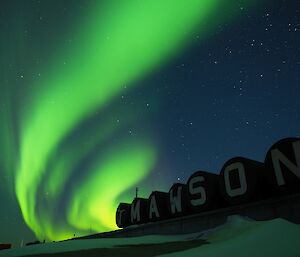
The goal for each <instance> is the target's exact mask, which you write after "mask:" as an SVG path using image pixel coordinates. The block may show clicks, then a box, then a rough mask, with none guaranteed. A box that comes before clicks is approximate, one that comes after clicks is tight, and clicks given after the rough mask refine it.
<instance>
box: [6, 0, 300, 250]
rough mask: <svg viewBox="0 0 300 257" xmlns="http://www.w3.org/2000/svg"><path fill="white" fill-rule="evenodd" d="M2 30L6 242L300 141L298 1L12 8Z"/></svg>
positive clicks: (60, 227) (56, 229)
mask: <svg viewBox="0 0 300 257" xmlns="http://www.w3.org/2000/svg"><path fill="white" fill-rule="evenodd" d="M0 28H1V34H0V40H1V41H0V46H1V48H0V56H1V58H0V145H1V148H0V201H1V209H0V210H1V211H0V227H1V230H0V242H13V243H14V244H15V245H19V244H20V243H21V242H22V241H24V242H28V241H32V240H35V238H37V239H39V240H44V239H46V240H47V241H50V240H51V241H52V240H61V239H66V238H70V237H73V235H74V234H75V235H76V236H77V235H86V234H89V233H95V232H102V231H108V230H111V229H115V228H116V225H115V223H114V219H115V210H116V207H117V205H118V203H119V202H121V201H123V202H131V200H132V199H133V197H134V195H135V188H136V187H138V188H139V194H140V196H144V197H147V196H148V195H149V194H150V192H151V191H152V190H161V191H168V189H169V187H170V186H171V185H172V184H173V183H174V182H177V181H179V182H182V183H185V182H186V181H187V179H188V177H189V176H190V175H191V174H192V173H193V172H195V171H197V170H205V171H210V172H214V173H219V172H220V170H221V168H222V165H223V164H224V163H225V162H226V161H227V160H228V159H229V158H231V157H234V156H243V157H247V158H251V159H255V160H258V161H263V159H264V157H265V154H266V152H267V150H268V148H269V147H270V146H271V145H272V144H273V143H274V142H276V141H277V140H279V139H281V138H284V137H289V136H300V130H299V129H300V116H299V112H298V111H299V110H300V102H299V99H298V98H299V93H300V75H299V74H300V37H299V30H300V3H299V1H297V0H290V1H287V0H273V1H268V0H264V1H250V0H249V1H247V0H239V1H233V0H232V1H226V3H225V2H224V1H221V0H205V1H197V0H188V1H186V0H185V1H184V0H178V1H176V4H174V1H171V0H164V1H158V0H152V1H150V0H149V1H148V0H145V1H138V0H120V1H101V0H98V1H97V0H89V1H85V0H63V1H59V0H54V1H50V0H49V1H48V0H44V1H33V0H28V1H21V0H20V1H8V0H1V1H0Z"/></svg>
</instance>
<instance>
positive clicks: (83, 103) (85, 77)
mask: <svg viewBox="0 0 300 257" xmlns="http://www.w3.org/2000/svg"><path fill="white" fill-rule="evenodd" d="M218 2H219V0H202V1H199V0H177V1H173V0H164V1H160V0H159V1H158V0H145V1H135V0H132V1H108V4H107V6H105V7H103V6H102V5H100V4H99V6H93V8H92V10H91V14H90V16H89V17H87V19H86V20H85V21H84V22H83V25H82V26H81V28H78V30H77V31H78V33H77V35H75V37H74V38H75V43H74V44H73V45H72V46H70V47H69V48H67V49H65V51H62V52H64V54H61V56H58V57H56V58H55V61H53V63H52V64H51V65H50V66H49V71H48V75H45V76H44V78H43V80H41V81H38V82H37V83H36V85H35V86H34V88H35V92H34V93H33V94H32V95H31V97H29V99H27V102H28V106H26V108H24V110H23V112H24V113H23V120H22V124H21V135H20V163H19V168H18V170H17V176H16V194H17V197H18V200H19V204H20V207H21V210H22V213H23V216H24V219H25V221H26V223H27V224H28V226H29V227H30V228H31V229H32V230H33V231H34V232H35V233H36V234H37V236H38V237H40V238H42V237H46V238H50V239H54V240H56V239H57V238H60V239H61V238H62V237H64V236H65V237H68V236H70V235H71V234H72V233H71V231H72V230H71V228H64V229H63V231H59V230H57V232H55V230H54V229H53V228H52V227H51V226H52V222H53V220H54V219H53V218H51V217H50V216H51V215H50V214H49V213H48V215H45V214H43V212H42V210H40V211H37V210H36V199H37V193H38V189H39V188H40V187H41V185H42V182H43V181H44V179H46V178H48V177H49V182H48V183H46V188H47V190H49V192H50V194H51V195H52V196H53V199H55V198H56V197H57V195H56V194H59V192H60V191H61V189H62V187H63V186H64V182H65V180H66V179H67V178H69V177H70V175H62V177H61V181H60V176H59V174H60V173H64V172H66V174H68V172H69V171H70V169H72V167H71V166H72V165H73V163H72V162H73V161H74V162H75V163H76V160H77V158H79V157H78V156H79V155H80V153H79V152H76V151H75V152H72V151H70V152H68V153H66V154H64V155H62V156H61V158H58V159H57V162H58V163H57V165H54V168H53V170H50V171H48V168H49V166H48V165H49V163H53V162H55V160H53V158H54V156H55V153H56V151H57V149H59V147H60V144H61V142H62V141H63V139H64V138H65V137H66V136H67V135H68V134H69V133H71V132H72V130H74V128H75V127H76V126H77V125H78V124H79V123H80V122H81V121H82V120H83V119H84V118H85V117H87V116H88V115H89V114H90V113H91V112H93V111H95V110H99V109H101V108H102V107H104V106H105V105H107V104H108V103H110V102H111V101H112V100H113V99H114V97H116V96H118V95H119V94H121V92H122V91H123V90H124V84H126V85H128V87H130V86H133V85H134V83H133V82H134V81H136V80H138V79H139V78H141V77H142V76H145V75H146V74H149V73H150V72H151V71H152V70H154V69H156V68H157V67H159V66H160V65H162V64H164V63H165V62H166V61H168V60H169V58H170V57H172V56H173V55H175V54H176V53H178V52H179V51H180V50H181V49H182V47H183V46H184V44H185V43H186V42H187V41H188V40H189V39H190V38H189V37H190V35H191V32H192V31H193V29H195V28H196V27H197V30H198V31H202V32H203V33H204V32H205V31H206V26H207V25H206V23H204V22H203V21H204V20H206V18H207V17H208V16H209V15H210V14H211V13H212V11H214V10H215V8H216V7H217V3H218ZM96 5H97V4H96ZM112 131H113V129H112ZM98 133H100V134H101V133H106V132H104V131H98ZM87 153H88V151H87V152H86V153H84V152H83V153H82V154H87ZM64 156H66V157H65V158H64ZM154 162H155V149H154V147H153V146H152V145H150V146H149V145H148V144H137V145H135V144H134V145H133V148H132V149H127V150H125V149H124V148H122V149H121V150H116V152H112V153H111V155H110V156H107V158H106V159H104V160H103V163H99V165H97V167H96V168H95V170H92V171H91V172H90V174H91V175H90V176H88V178H87V179H86V180H84V181H82V186H81V187H80V188H79V189H78V192H75V193H74V196H73V199H71V205H70V210H69V212H68V221H69V222H70V223H71V225H72V226H74V227H75V228H78V229H79V230H80V229H83V230H84V229H85V230H87V229H88V228H89V227H90V225H91V224H90V223H93V226H94V227H95V228H96V229H97V230H106V229H110V228H112V227H113V226H114V222H113V219H114V215H115V207H116V201H115V199H116V197H118V195H120V194H121V193H122V192H124V191H125V190H126V189H127V188H128V187H129V186H132V185H133V184H134V183H136V182H138V181H139V180H140V179H142V178H144V177H145V175H146V174H147V173H148V172H149V171H150V170H151V168H152V166H153V163H154ZM47 172H50V173H51V172H53V173H52V174H51V175H49V176H48V175H47ZM85 172H89V171H85ZM118 176H121V177H122V178H126V179H124V180H122V181H118V182H117V184H116V185H111V184H110V181H111V180H113V179H115V178H117V177H118ZM56 190H58V191H57V192H56ZM87 193H88V195H87ZM86 197H88V198H86ZM84 199H87V200H86V201H85V200H84ZM101 203H102V204H101ZM100 204H101V205H102V206H103V209H100V207H101V205H100ZM104 206H105V207H104ZM41 213H42V214H41ZM47 216H49V217H47ZM78 219H80V223H79V222H78Z"/></svg>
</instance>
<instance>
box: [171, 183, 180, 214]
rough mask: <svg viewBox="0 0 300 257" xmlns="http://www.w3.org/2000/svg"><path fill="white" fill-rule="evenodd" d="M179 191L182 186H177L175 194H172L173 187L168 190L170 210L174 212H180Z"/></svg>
mask: <svg viewBox="0 0 300 257" xmlns="http://www.w3.org/2000/svg"><path fill="white" fill-rule="evenodd" d="M181 191H182V186H179V187H178V188H177V195H176V196H174V195H173V189H171V191H170V206H171V212H172V213H173V214H174V213H176V212H182V208H181Z"/></svg>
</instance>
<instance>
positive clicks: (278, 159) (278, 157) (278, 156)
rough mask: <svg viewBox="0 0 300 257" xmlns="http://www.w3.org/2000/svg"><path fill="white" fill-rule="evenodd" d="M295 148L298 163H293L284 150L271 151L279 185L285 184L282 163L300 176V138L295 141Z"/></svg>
mask: <svg viewBox="0 0 300 257" xmlns="http://www.w3.org/2000/svg"><path fill="white" fill-rule="evenodd" d="M293 149H294V154H295V157H296V158H295V159H296V165H295V164H294V163H292V162H291V161H290V160H289V159H288V158H287V157H286V156H285V155H284V154H283V153H282V152H280V151H279V150H278V149H274V150H272V151H271V158H272V163H273V167H274V171H275V176H276V180H277V184H278V185H279V186H282V185H285V181H284V178H283V175H282V170H281V166H280V163H282V164H283V165H284V166H285V167H287V168H288V169H289V171H291V172H292V173H293V174H294V175H296V176H297V177H298V178H300V140H298V141H296V142H294V143H293Z"/></svg>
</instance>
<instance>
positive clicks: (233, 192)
mask: <svg viewBox="0 0 300 257" xmlns="http://www.w3.org/2000/svg"><path fill="white" fill-rule="evenodd" d="M231 171H238V174H239V180H240V187H239V188H235V189H232V188H231V184H230V179H229V173H230V172H231ZM224 182H225V188H226V192H227V194H228V195H229V196H230V197H235V196H238V195H243V194H245V193H246V191H247V181H246V175H245V168H244V165H243V163H241V162H235V163H232V164H230V165H229V166H227V167H226V168H225V170H224Z"/></svg>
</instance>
